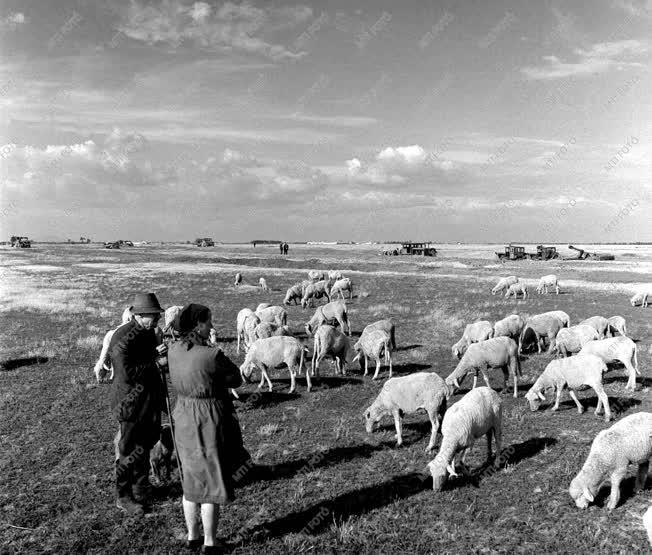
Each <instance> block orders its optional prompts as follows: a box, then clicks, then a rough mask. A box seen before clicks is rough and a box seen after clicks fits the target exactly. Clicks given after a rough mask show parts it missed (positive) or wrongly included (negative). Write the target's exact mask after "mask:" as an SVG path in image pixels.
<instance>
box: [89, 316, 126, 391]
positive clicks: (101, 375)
mask: <svg viewBox="0 0 652 555" xmlns="http://www.w3.org/2000/svg"><path fill="white" fill-rule="evenodd" d="M132 308H133V307H131V306H128V307H127V308H125V309H124V311H123V312H122V323H121V324H120V325H119V326H118V328H120V327H122V326H124V325H125V324H128V323H129V322H131V321H132V320H133V319H134V313H133V312H132V311H131V309H132ZM118 328H115V329H112V330H109V331H107V332H106V335H105V336H104V339H103V340H102V350H101V351H100V357H99V358H98V359H97V362H96V363H95V366H94V367H93V372H94V373H95V379H96V380H97V383H103V382H104V381H106V380H108V381H112V380H113V366H111V365H110V364H109V363H108V362H109V360H108V359H109V346H110V345H111V339H113V334H114V333H115V332H116V330H117V329H118ZM107 374H108V378H107Z"/></svg>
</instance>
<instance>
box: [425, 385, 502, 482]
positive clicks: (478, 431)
mask: <svg viewBox="0 0 652 555" xmlns="http://www.w3.org/2000/svg"><path fill="white" fill-rule="evenodd" d="M502 420H503V410H502V401H501V400H500V396H499V395H498V394H497V393H496V392H495V391H494V390H493V389H491V388H490V387H478V388H477V389H472V390H471V391H469V392H468V393H467V394H466V395H465V396H464V397H462V398H461V399H460V400H459V401H458V402H457V403H455V404H454V405H453V406H452V407H450V408H449V409H448V410H447V411H446V414H444V419H443V421H442V424H441V433H442V436H443V437H442V440H441V446H440V447H439V453H438V454H437V456H436V457H435V458H434V459H433V460H432V461H430V462H429V463H428V469H429V470H430V474H431V475H432V489H433V490H434V491H440V490H441V488H442V487H443V486H444V483H445V482H446V480H447V478H448V476H449V475H450V476H457V473H456V471H455V466H456V464H455V463H456V459H457V458H458V457H460V456H461V457H460V458H461V460H460V461H459V462H461V464H462V473H464V474H466V473H467V472H468V469H467V467H466V455H467V454H468V452H469V451H470V450H471V448H472V447H473V444H474V443H475V440H476V439H478V438H479V437H481V436H486V437H487V463H490V462H491V458H492V457H491V436H492V435H493V437H494V440H495V442H496V458H495V460H494V466H495V467H496V468H498V467H499V466H500V463H501V458H500V451H501V448H502Z"/></svg>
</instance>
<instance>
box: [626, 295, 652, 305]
mask: <svg viewBox="0 0 652 555" xmlns="http://www.w3.org/2000/svg"><path fill="white" fill-rule="evenodd" d="M648 296H649V293H636V294H635V295H634V296H633V297H632V298H631V299H629V302H630V304H631V305H632V306H637V305H639V304H640V305H641V306H642V307H643V308H645V307H646V306H647V305H648V302H647V298H648Z"/></svg>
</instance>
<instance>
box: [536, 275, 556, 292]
mask: <svg viewBox="0 0 652 555" xmlns="http://www.w3.org/2000/svg"><path fill="white" fill-rule="evenodd" d="M548 287H554V288H555V293H556V294H557V295H559V282H558V281H557V276H556V275H555V274H548V275H547V276H543V277H542V278H541V279H539V285H537V293H538V294H539V295H541V294H543V293H545V294H546V295H547V294H548Z"/></svg>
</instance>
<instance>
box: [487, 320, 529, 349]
mask: <svg viewBox="0 0 652 555" xmlns="http://www.w3.org/2000/svg"><path fill="white" fill-rule="evenodd" d="M523 326H525V319H524V318H523V317H522V316H519V315H518V314H510V315H509V316H506V317H505V318H503V319H502V320H498V321H497V322H496V323H495V324H494V334H493V337H511V338H512V339H513V340H514V341H516V342H517V343H519V341H520V339H521V332H522V331H523ZM518 347H519V350H520V347H521V344H520V343H519V344H518Z"/></svg>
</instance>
